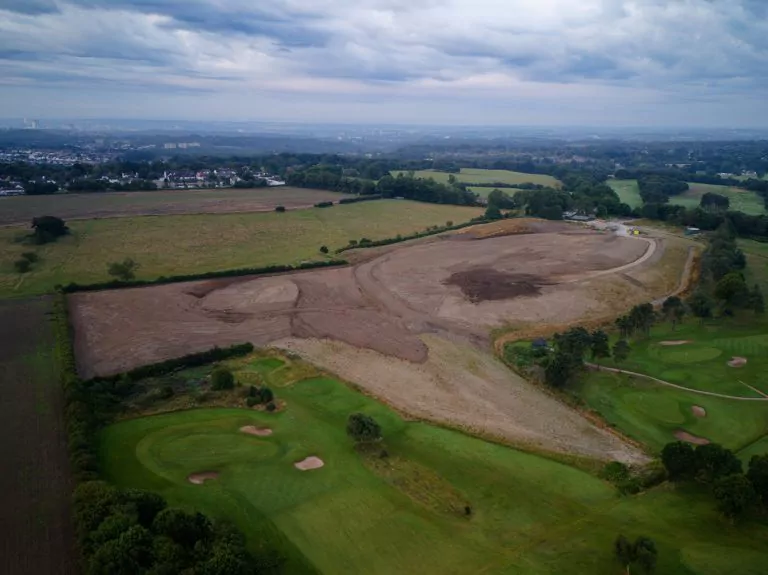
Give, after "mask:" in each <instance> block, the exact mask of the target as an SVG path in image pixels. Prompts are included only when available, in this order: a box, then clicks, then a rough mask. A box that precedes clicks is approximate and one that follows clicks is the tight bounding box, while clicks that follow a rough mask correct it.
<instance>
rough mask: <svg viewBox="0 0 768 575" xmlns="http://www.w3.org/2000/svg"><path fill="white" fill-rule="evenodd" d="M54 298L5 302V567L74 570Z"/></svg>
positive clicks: (1, 433) (0, 434) (1, 376)
mask: <svg viewBox="0 0 768 575" xmlns="http://www.w3.org/2000/svg"><path fill="white" fill-rule="evenodd" d="M49 312H50V301H48V300H47V299H34V300H26V301H12V302H9V301H5V302H0V344H1V345H0V452H2V454H3V472H2V473H0V509H2V514H3V520H2V529H0V557H2V560H1V563H2V569H0V571H2V572H3V574H4V575H27V574H30V573H61V574H63V575H68V574H70V573H75V557H74V549H73V541H72V539H73V532H72V526H71V523H70V516H69V499H70V482H69V477H68V467H69V463H68V458H67V444H66V439H65V436H64V423H63V406H62V403H63V402H62V398H61V394H62V391H61V389H60V382H59V378H58V373H57V370H56V365H55V361H54V357H53V341H52V333H51V329H50V326H49V323H48V322H49V320H48V318H47V317H46V314H48V313H49Z"/></svg>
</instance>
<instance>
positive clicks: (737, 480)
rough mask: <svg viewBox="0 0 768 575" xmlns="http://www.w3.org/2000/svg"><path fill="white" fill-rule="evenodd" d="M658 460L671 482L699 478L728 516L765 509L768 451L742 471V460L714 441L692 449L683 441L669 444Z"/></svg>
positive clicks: (766, 504) (755, 458)
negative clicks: (745, 471)
mask: <svg viewBox="0 0 768 575" xmlns="http://www.w3.org/2000/svg"><path fill="white" fill-rule="evenodd" d="M661 461H662V463H663V465H664V468H665V469H666V471H667V474H668V476H669V479H670V480H672V481H698V482H700V483H704V484H706V485H708V486H709V487H710V489H711V492H712V495H713V497H714V498H715V500H716V501H717V506H718V509H720V511H721V512H722V513H723V514H724V515H727V516H729V517H734V518H735V517H739V516H741V515H743V514H744V513H746V512H748V511H749V510H756V509H760V508H762V509H766V508H768V454H766V455H755V456H753V457H752V459H751V460H750V462H749V467H748V470H747V473H746V474H745V473H744V469H743V467H742V464H741V461H740V460H739V458H738V457H736V455H735V454H734V453H733V452H732V451H731V450H730V449H726V448H724V447H722V446H721V445H718V444H716V443H708V444H706V445H697V446H696V447H695V448H694V447H693V446H692V445H691V444H689V443H684V442H682V441H676V442H674V443H668V444H667V445H665V446H664V449H662V451H661Z"/></svg>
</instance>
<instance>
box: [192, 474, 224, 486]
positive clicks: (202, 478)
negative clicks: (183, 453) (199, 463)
mask: <svg viewBox="0 0 768 575" xmlns="http://www.w3.org/2000/svg"><path fill="white" fill-rule="evenodd" d="M218 478H219V473H218V471H203V472H202V473H193V474H192V475H190V476H189V477H187V481H189V482H190V483H194V484H195V485H202V484H203V483H205V482H206V481H209V480H211V479H218Z"/></svg>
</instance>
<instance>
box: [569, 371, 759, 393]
mask: <svg viewBox="0 0 768 575" xmlns="http://www.w3.org/2000/svg"><path fill="white" fill-rule="evenodd" d="M584 365H585V366H587V367H588V368H589V369H594V370H595V371H609V372H611V373H626V374H627V375H636V376H637V377H643V378H645V379H650V380H652V381H655V382H656V383H660V384H661V385H666V386H668V387H674V388H677V389H682V390H683V391H690V392H691V393H698V394H700V395H709V396H711V397H720V398H722V399H733V400H736V401H768V396H766V397H738V396H735V395H725V394H723V393H715V392H714V391H703V390H701V389H692V388H690V387H683V386H682V385H677V384H676V383H670V382H668V381H664V380H663V379H659V378H657V377H653V376H652V375H646V374H645V373H638V372H636V371H627V370H625V369H617V368H615V367H605V366H600V365H597V364H595V363H585V364H584ZM763 395H765V394H763Z"/></svg>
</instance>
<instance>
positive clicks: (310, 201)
mask: <svg viewBox="0 0 768 575" xmlns="http://www.w3.org/2000/svg"><path fill="white" fill-rule="evenodd" d="M345 197H350V196H348V195H345V194H340V193H337V192H329V191H326V190H310V189H305V188H292V187H289V186H275V187H270V188H254V189H251V190H239V189H220V190H155V191H149V192H104V193H92V194H55V195H52V196H17V197H11V198H0V225H8V224H18V223H28V222H30V221H31V220H32V218H34V217H36V216H39V215H42V214H45V213H51V214H56V216H58V217H60V218H64V219H65V220H78V219H98V218H116V217H132V216H167V215H178V214H202V213H205V214H224V213H237V212H271V211H273V210H274V209H275V207H276V206H285V207H286V208H287V209H298V208H310V207H312V206H313V205H314V204H316V203H318V202H328V201H330V202H338V201H339V200H340V199H342V198H345Z"/></svg>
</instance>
